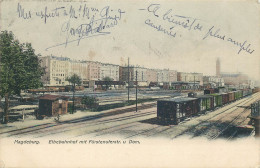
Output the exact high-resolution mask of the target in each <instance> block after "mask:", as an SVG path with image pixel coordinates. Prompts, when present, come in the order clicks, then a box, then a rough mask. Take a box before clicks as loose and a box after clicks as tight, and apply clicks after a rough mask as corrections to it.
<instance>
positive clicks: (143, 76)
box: [120, 66, 147, 82]
mask: <svg viewBox="0 0 260 168" xmlns="http://www.w3.org/2000/svg"><path fill="white" fill-rule="evenodd" d="M136 71H137V81H138V82H147V69H146V68H143V67H134V66H130V67H129V81H130V82H133V81H136ZM120 80H121V81H128V67H120Z"/></svg>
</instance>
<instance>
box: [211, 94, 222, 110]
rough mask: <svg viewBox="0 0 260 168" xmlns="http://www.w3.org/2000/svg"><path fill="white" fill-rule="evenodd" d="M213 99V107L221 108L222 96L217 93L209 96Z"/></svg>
mask: <svg viewBox="0 0 260 168" xmlns="http://www.w3.org/2000/svg"><path fill="white" fill-rule="evenodd" d="M210 95H212V96H213V97H214V107H221V106H222V105H223V102H222V95H221V94H218V93H214V94H210Z"/></svg>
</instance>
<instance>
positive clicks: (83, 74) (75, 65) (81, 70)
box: [69, 60, 89, 82]
mask: <svg viewBox="0 0 260 168" xmlns="http://www.w3.org/2000/svg"><path fill="white" fill-rule="evenodd" d="M69 65H70V66H69V76H72V75H73V74H76V75H78V76H79V77H80V78H81V80H82V81H83V82H85V81H88V80H89V76H88V63H87V62H86V61H74V60H73V61H70V62H69Z"/></svg>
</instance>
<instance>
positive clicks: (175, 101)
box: [157, 97, 199, 125]
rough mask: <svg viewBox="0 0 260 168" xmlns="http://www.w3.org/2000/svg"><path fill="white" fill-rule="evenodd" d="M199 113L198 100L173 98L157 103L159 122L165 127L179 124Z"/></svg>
mask: <svg viewBox="0 0 260 168" xmlns="http://www.w3.org/2000/svg"><path fill="white" fill-rule="evenodd" d="M198 112H199V101H198V99H197V98H190V97H185V98H172V99H167V100H159V101H158V102H157V120H158V121H159V123H161V124H164V125H172V124H176V125H177V124H178V123H179V122H180V121H183V120H184V119H185V118H187V117H191V116H193V115H196V114H197V113H198Z"/></svg>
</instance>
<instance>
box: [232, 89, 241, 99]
mask: <svg viewBox="0 0 260 168" xmlns="http://www.w3.org/2000/svg"><path fill="white" fill-rule="evenodd" d="M234 93H235V100H238V99H240V98H241V97H242V91H241V90H237V91H234Z"/></svg>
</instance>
